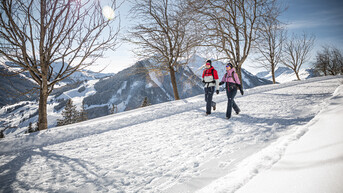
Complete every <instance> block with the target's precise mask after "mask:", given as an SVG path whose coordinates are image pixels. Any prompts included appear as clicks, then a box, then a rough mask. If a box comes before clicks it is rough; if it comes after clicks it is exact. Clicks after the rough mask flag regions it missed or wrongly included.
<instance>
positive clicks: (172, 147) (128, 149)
mask: <svg viewBox="0 0 343 193" xmlns="http://www.w3.org/2000/svg"><path fill="white" fill-rule="evenodd" d="M342 78H343V77H342V76H337V77H319V78H312V79H308V80H305V81H295V82H289V83H285V84H281V85H267V86H261V87H256V88H253V89H248V90H246V92H245V95H244V96H238V97H237V99H236V103H237V104H238V105H239V107H240V108H241V110H242V112H241V114H239V115H233V117H232V119H230V120H226V119H225V111H226V101H227V98H226V96H225V93H220V94H219V95H215V96H214V101H216V102H217V110H216V111H215V112H214V113H213V114H212V115H211V116H204V113H205V103H204V99H203V95H202V94H201V95H198V96H194V97H191V98H187V99H183V100H180V101H171V102H167V103H161V104H157V105H152V106H148V107H144V108H139V109H136V110H132V111H126V112H123V113H118V114H114V115H109V116H106V117H101V118H97V119H92V120H89V121H85V122H82V123H78V124H73V125H68V126H63V127H58V128H50V129H48V130H46V131H41V132H39V133H32V134H27V135H22V136H17V137H7V138H4V139H2V140H0V164H1V165H0V178H1V181H0V192H27V191H33V192H168V193H173V192H175V193H176V192H177V193H179V192H196V191H201V192H208V191H206V190H211V191H210V192H216V191H215V190H225V192H234V191H236V190H238V189H239V188H240V187H242V186H244V185H245V184H246V183H247V182H248V181H249V180H250V179H251V178H253V177H254V176H255V175H256V174H257V173H259V172H260V171H263V170H265V169H268V168H270V167H272V165H273V164H274V163H276V162H277V161H278V160H279V159H280V158H281V157H282V155H283V153H284V152H285V149H286V148H287V146H289V145H290V144H291V143H292V142H293V141H297V140H299V138H300V137H301V136H303V135H304V134H305V133H306V132H307V131H308V128H309V126H310V125H311V124H310V125H309V124H308V123H309V122H310V121H311V120H312V119H313V118H314V117H316V115H318V113H319V112H320V111H321V110H322V109H325V108H326V107H327V106H328V105H331V104H337V103H339V104H340V105H342V104H341V102H342V101H341V98H342V96H343V93H342V92H341V91H342V89H340V90H338V91H336V93H335V96H334V97H332V96H333V93H334V91H335V90H336V88H337V87H338V86H340V85H341V84H342ZM319 115H320V114H319ZM300 139H301V138H300ZM221 179H227V180H226V181H225V184H223V183H221V182H222V180H221ZM217 180H219V181H217ZM337 184H338V183H337Z"/></svg>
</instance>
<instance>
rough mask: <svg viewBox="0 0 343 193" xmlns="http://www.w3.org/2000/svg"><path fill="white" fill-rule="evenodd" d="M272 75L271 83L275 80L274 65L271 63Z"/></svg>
mask: <svg viewBox="0 0 343 193" xmlns="http://www.w3.org/2000/svg"><path fill="white" fill-rule="evenodd" d="M272 77H273V84H275V83H276V81H275V67H274V65H272Z"/></svg>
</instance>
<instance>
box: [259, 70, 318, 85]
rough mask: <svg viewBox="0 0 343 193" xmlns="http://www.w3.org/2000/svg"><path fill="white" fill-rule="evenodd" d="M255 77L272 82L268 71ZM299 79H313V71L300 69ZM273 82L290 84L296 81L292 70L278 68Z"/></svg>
mask: <svg viewBox="0 0 343 193" xmlns="http://www.w3.org/2000/svg"><path fill="white" fill-rule="evenodd" d="M256 76H257V77H260V78H264V79H267V80H273V78H272V74H271V72H269V71H262V72H259V73H257V74H256ZM299 77H300V79H301V80H305V79H308V78H312V77H315V73H314V70H312V69H300V72H299ZM275 80H276V82H278V83H285V82H290V81H293V80H298V79H297V77H296V75H295V74H294V72H293V70H292V69H290V68H287V67H278V68H277V69H276V70H275Z"/></svg>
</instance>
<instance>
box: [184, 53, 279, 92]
mask: <svg viewBox="0 0 343 193" xmlns="http://www.w3.org/2000/svg"><path fill="white" fill-rule="evenodd" d="M206 60H207V59H205V58H202V57H200V56H197V55H195V56H193V57H192V58H191V59H190V61H189V64H188V66H189V68H190V69H191V70H192V71H193V72H194V73H195V74H196V75H197V76H198V77H199V78H201V77H202V73H203V69H202V68H200V67H201V66H202V65H204V64H205V62H206ZM212 65H213V67H214V68H215V69H216V70H217V72H218V76H219V79H220V80H221V79H222V77H223V76H224V75H225V73H226V68H225V64H224V63H222V62H220V61H213V62H212ZM242 79H243V87H244V88H253V87H255V86H261V85H266V84H272V83H273V82H271V81H270V80H266V79H264V78H259V77H257V76H254V75H253V74H251V73H250V72H248V71H247V70H245V69H244V68H243V69H242Z"/></svg>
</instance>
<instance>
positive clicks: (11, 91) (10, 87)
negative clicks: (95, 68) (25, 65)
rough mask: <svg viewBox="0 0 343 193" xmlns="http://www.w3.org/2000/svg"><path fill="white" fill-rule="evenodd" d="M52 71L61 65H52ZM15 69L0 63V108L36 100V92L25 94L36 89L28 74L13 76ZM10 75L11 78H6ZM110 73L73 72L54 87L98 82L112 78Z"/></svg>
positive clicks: (9, 63)
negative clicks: (91, 81) (92, 81)
mask: <svg viewBox="0 0 343 193" xmlns="http://www.w3.org/2000/svg"><path fill="white" fill-rule="evenodd" d="M5 63H6V66H13V64H12V63H11V62H5ZM53 66H54V71H55V72H56V71H59V70H60V69H61V68H62V64H61V63H54V65H53ZM17 70H18V69H17V68H8V67H5V66H4V65H3V64H1V63H0V90H1V92H0V107H2V106H5V105H12V104H15V103H18V102H20V101H33V100H36V99H37V98H38V92H34V93H27V94H25V95H22V93H23V92H24V93H26V92H27V91H30V90H32V89H33V88H36V87H37V86H36V85H37V83H36V82H35V81H33V80H32V79H31V76H30V74H29V73H28V72H25V73H21V74H17V75H14V76H13V72H15V71H17ZM8 75H12V76H8ZM113 75H114V74H112V73H98V72H92V71H88V70H82V71H79V72H75V73H74V74H72V75H71V76H70V77H68V78H66V79H64V80H63V81H61V82H59V83H58V84H56V85H55V90H56V88H60V87H62V86H66V85H73V84H78V83H81V82H84V81H90V80H98V79H101V78H106V77H109V76H113Z"/></svg>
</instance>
